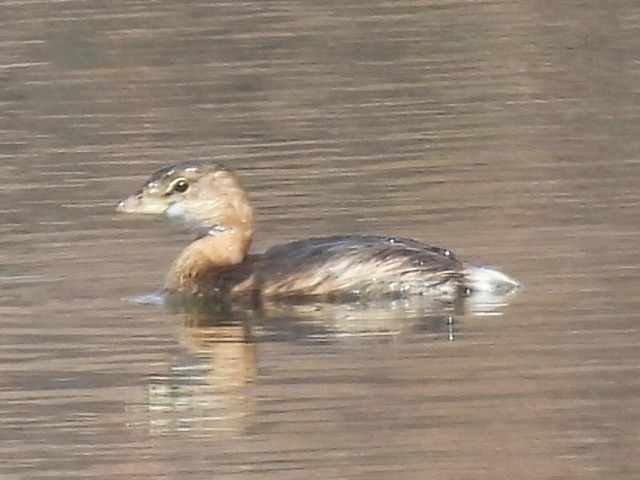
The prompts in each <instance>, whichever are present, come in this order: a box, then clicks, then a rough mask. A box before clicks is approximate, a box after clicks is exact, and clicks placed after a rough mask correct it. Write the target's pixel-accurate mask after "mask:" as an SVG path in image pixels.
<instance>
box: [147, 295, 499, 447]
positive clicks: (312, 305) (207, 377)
mask: <svg viewBox="0 0 640 480" xmlns="http://www.w3.org/2000/svg"><path fill="white" fill-rule="evenodd" d="M164 300H165V304H166V305H167V306H168V307H169V309H170V310H171V311H172V312H173V314H174V315H175V318H176V320H177V325H178V338H179V341H180V344H181V346H182V347H183V353H182V354H181V355H180V356H179V357H178V358H177V359H176V360H175V361H174V363H173V365H172V366H171V367H170V369H169V372H168V373H167V374H166V375H157V376H155V377H153V378H152V379H151V382H150V404H151V405H150V407H151V408H150V410H151V413H152V421H151V423H152V427H153V429H154V430H155V431H159V432H171V431H174V432H175V431H183V430H188V431H194V430H197V431H199V432H200V433H205V432H206V433H207V434H208V435H225V434H239V433H241V432H243V431H245V430H246V428H247V422H246V419H247V417H248V416H249V415H250V414H251V413H252V412H253V411H254V401H253V398H252V393H251V392H252V391H251V389H249V388H247V385H248V384H250V383H251V382H253V381H254V380H256V378H257V377H258V372H259V368H258V367H259V362H258V355H257V351H256V350H257V343H258V342H295V343H300V342H307V343H310V344H323V343H326V342H345V341H349V340H350V339H354V338H358V339H362V338H365V339H366V338H368V337H378V338H379V337H381V336H387V337H390V338H395V337H397V336H398V335H402V334H409V335H410V334H415V335H420V338H426V337H425V333H427V334H428V335H430V337H431V338H436V339H437V338H440V339H444V340H450V341H451V340H454V339H455V335H456V328H457V324H456V321H455V319H456V318H459V317H463V316H477V315H489V314H493V315H496V314H499V312H500V308H501V307H503V306H504V305H505V298H486V297H485V298H464V299H461V300H460V301H459V302H456V303H442V304H434V303H433V301H430V302H429V303H426V302H424V301H421V299H420V298H419V297H418V298H413V299H406V298H405V299H385V300H380V301H370V302H366V303H365V302H361V301H360V302H353V303H345V302H341V303H330V302H308V301H307V302H292V301H289V302H283V301H278V302H262V303H261V304H260V305H255V304H247V305H241V304H240V305H239V304H227V303H224V302H213V301H204V300H202V301H194V300H193V299H189V300H188V301H185V300H183V299H181V298H175V297H174V298H165V299H164Z"/></svg>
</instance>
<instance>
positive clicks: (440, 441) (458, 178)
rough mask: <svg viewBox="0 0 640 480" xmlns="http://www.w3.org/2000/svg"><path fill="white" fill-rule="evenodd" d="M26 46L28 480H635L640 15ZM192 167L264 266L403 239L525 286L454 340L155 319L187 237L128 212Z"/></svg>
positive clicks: (240, 12)
mask: <svg viewBox="0 0 640 480" xmlns="http://www.w3.org/2000/svg"><path fill="white" fill-rule="evenodd" d="M0 32H1V33H0V78H1V80H2V88H1V89H0V105H1V108H0V173H1V175H2V179H3V182H2V185H1V186H0V246H1V248H0V288H1V290H0V309H1V311H2V322H1V324H0V329H1V334H0V371H1V375H0V409H1V413H2V414H1V415H0V439H1V440H2V441H1V442H0V457H1V458H2V459H3V461H2V465H1V466H0V471H2V473H3V475H4V476H6V477H7V478H65V479H67V478H83V479H84V478H108V479H114V478H182V479H187V478H211V477H212V476H216V477H222V478H246V477H257V476H260V477H261V478H278V479H283V478H284V479H286V478H291V479H294V478H295V479H298V478H300V477H305V478H309V479H312V478H318V479H326V478H363V479H364V478H366V479H376V478H381V479H382V478H390V477H393V478H400V479H405V478H406V479H412V478H426V477H428V478H460V479H466V478H469V479H492V480H494V479H500V478H504V479H513V478H520V479H528V478H531V479H540V478H554V479H559V478H580V479H585V478H593V479H599V478H616V479H635V478H637V472H638V470H640V462H639V460H638V456H637V452H638V450H639V449H640V438H639V435H638V432H640V414H639V413H638V408H637V403H638V402H637V400H638V397H639V395H640V381H639V380H638V379H639V378H640V375H639V373H640V366H639V365H640V363H639V361H638V360H639V359H640V352H639V349H638V345H639V344H640V327H639V321H638V313H637V312H638V307H639V306H640V301H639V300H638V296H637V292H638V289H639V287H640V282H639V281H638V278H639V277H640V271H639V267H638V265H639V263H640V262H639V260H640V254H638V250H637V248H636V247H637V239H638V234H639V232H640V215H638V207H639V203H640V202H639V199H640V195H639V194H638V181H639V176H640V175H639V172H640V168H639V166H640V165H639V163H640V162H639V161H638V158H640V140H639V138H640V137H638V135H637V131H638V127H639V126H640V113H639V112H640V109H639V106H640V101H639V100H640V91H639V89H638V85H640V63H639V62H638V60H637V52H638V51H640V35H639V32H640V6H637V5H636V4H635V3H634V2H615V3H612V4H607V5H604V4H602V2H595V1H586V2H581V3H579V4H577V3H563V4H558V5H556V4H554V3H550V2H543V1H526V2H524V1H514V2H509V3H504V2H490V1H486V2H451V1H399V2H369V3H362V2H346V3H345V2H329V3H324V4H318V3H317V2H309V1H302V2H287V1H273V2H264V1H247V2H240V3H234V2H227V3H224V2H223V3H206V2H174V1H170V0H163V1H157V2H124V1H111V2H98V1H85V2H74V1H68V2H38V1H33V2H9V3H6V4H5V5H4V6H3V14H2V16H1V19H0ZM193 158H196V159H208V158H212V159H216V160H217V161H222V162H224V163H226V164H227V165H229V166H231V167H233V168H235V169H237V170H238V171H239V172H240V174H241V175H242V176H243V178H244V179H245V183H246V185H247V187H248V188H249V189H250V190H251V192H252V198H253V201H254V203H255V206H256V209H257V212H258V216H259V225H258V233H257V235H256V238H255V241H254V247H253V248H254V250H255V251H261V250H263V249H264V248H267V247H268V246H271V245H274V244H276V243H278V242H281V241H285V240H291V239H297V238H303V237H308V236H314V235H323V234H327V233H331V234H341V233H354V232H357V233H385V234H394V235H401V236H406V237H413V238H417V239H422V240H425V241H429V242H431V243H434V244H437V245H443V246H446V247H448V248H451V249H452V250H454V251H455V252H456V253H457V254H458V255H459V256H461V257H463V258H466V259H471V260H473V261H475V262H479V263H483V264H488V265H496V266H498V267H499V268H500V269H502V270H503V271H505V272H507V273H509V274H510V275H513V276H514V277H515V278H518V279H519V280H521V281H522V283H523V284H524V286H525V288H524V290H523V291H522V292H521V293H520V294H519V296H518V297H516V298H515V299H514V300H513V301H512V302H511V304H510V305H508V306H507V307H506V308H503V309H500V313H501V315H482V316H477V315H475V316H474V315H469V314H466V315H458V316H456V319H455V323H454V324H453V326H450V324H449V321H448V318H446V316H437V315H436V316H434V315H428V314H426V313H425V312H415V311H412V312H413V313H414V314H415V315H413V316H412V318H410V319H407V318H406V315H404V314H403V315H404V316H403V315H398V314H397V312H398V309H399V310H400V311H402V312H405V313H406V309H405V308H404V306H397V305H396V306H392V305H390V306H388V307H384V308H377V309H373V310H369V311H364V310H362V309H359V308H357V307H353V308H349V309H346V310H345V309H344V308H343V309H342V310H338V311H335V310H332V309H331V308H330V307H327V306H324V307H323V306H317V305H316V306H307V308H306V310H304V309H302V310H300V309H299V308H296V309H293V308H292V309H285V310H282V309H280V310H278V309H274V310H270V311H268V312H265V313H266V315H265V316H264V317H260V318H256V317H255V316H254V315H253V314H251V313H250V312H249V313H248V312H243V311H236V312H233V313H232V314H230V313H229V312H219V315H218V317H216V318H217V319H218V320H219V319H220V318H222V319H223V321H217V320H216V321H212V320H211V318H202V317H201V316H199V315H198V314H197V313H194V312H181V313H180V312H179V313H173V312H172V311H171V310H169V309H165V308H163V307H161V306H158V305H153V304H141V303H139V302H135V301H132V300H131V299H132V298H135V297H137V296H139V295H146V294H153V293H154V292H157V291H158V290H159V288H160V287H161V285H162V281H163V276H164V273H165V272H166V270H167V268H168V266H169V264H170V263H171V260H172V259H173V258H174V257H175V255H176V254H177V252H178V251H179V250H180V248H181V247H182V246H183V245H184V244H185V243H186V242H188V241H189V238H190V237H189V235H188V234H186V233H185V232H181V231H180V230H179V229H178V228H176V227H175V226H173V225H168V224H166V223H163V222H161V221H160V220H152V219H148V218H147V219H141V218H132V217H128V216H123V215H118V214H116V213H115V211H114V206H115V204H116V203H117V201H118V200H120V199H121V198H122V197H123V196H125V195H127V194H128V193H130V192H131V191H132V190H133V189H135V188H137V187H138V185H139V184H140V182H141V181H142V180H143V179H144V178H145V176H146V175H148V174H149V173H150V172H151V171H153V170H155V169H156V168H158V167H160V166H162V165H165V164H167V163H173V162H177V161H182V160H186V159H193ZM214 317H215V316H214ZM225 319H226V320H225ZM231 320H233V321H231ZM451 336H453V341H451V340H450V337H451Z"/></svg>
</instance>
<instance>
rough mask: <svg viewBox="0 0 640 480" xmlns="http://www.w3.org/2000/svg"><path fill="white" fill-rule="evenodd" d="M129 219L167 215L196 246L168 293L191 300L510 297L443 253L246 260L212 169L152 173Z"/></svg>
mask: <svg viewBox="0 0 640 480" xmlns="http://www.w3.org/2000/svg"><path fill="white" fill-rule="evenodd" d="M118 210H119V211H123V212H128V213H149V214H166V215H167V216H169V217H173V218H177V219H179V220H182V221H184V222H185V223H186V224H187V225H188V226H189V227H191V228H192V229H195V230H196V231H197V232H198V233H199V234H200V236H199V237H198V238H197V239H196V240H195V241H194V242H192V243H191V244H190V245H189V246H187V247H186V248H185V249H184V250H183V251H182V253H181V254H180V255H179V256H178V258H177V259H176V260H175V262H174V263H173V265H172V267H171V270H170V272H169V275H168V276H167V280H166V283H165V290H166V291H167V292H169V293H175V294H180V295H187V296H201V297H211V298H221V299H225V300H233V299H234V298H239V297H251V298H259V297H269V298H277V297H287V298H291V297H312V296H313V297H322V298H328V299H342V298H351V299H353V298H373V297H381V296H389V297H394V298H396V297H407V296H413V295H421V296H428V297H430V298H434V299H440V300H451V299H454V298H457V297H460V296H464V295H467V294H469V293H472V292H474V291H489V292H491V293H496V294H501V295H504V294H508V293H511V292H512V291H515V290H516V289H517V287H518V284H517V282H515V281H514V280H512V279H511V278H509V277H508V276H506V275H504V274H502V273H500V272H498V271H496V270H492V269H488V268H485V267H474V266H469V265H465V264H463V263H462V262H461V261H459V260H458V259H457V258H456V257H455V256H454V255H453V254H452V253H451V252H450V251H449V250H446V249H443V248H439V247H434V246H430V245H427V244H424V243H421V242H417V241H415V240H409V239H400V238H390V237H382V236H373V235H352V236H333V237H323V238H312V239H308V240H300V241H295V242H291V243H287V244H283V245H279V246H276V247H273V248H271V249H269V250H267V251H266V252H264V253H263V254H261V255H249V254H248V250H249V246H250V244H251V238H252V236H253V229H254V218H253V209H252V207H251V204H250V202H249V198H248V196H247V194H246V192H245V191H244V189H243V188H242V186H241V184H240V182H239V180H238V178H237V177H236V175H235V174H234V173H233V172H232V171H230V170H228V169H226V168H225V167H223V166H221V165H218V164H209V163H196V162H191V163H183V164H179V165H174V166H170V167H166V168H163V169H161V170H159V171H158V172H156V173H155V174H154V175H152V176H151V178H149V180H148V181H147V182H146V183H145V184H144V186H143V188H142V189H141V190H140V191H138V192H137V193H136V194H134V195H131V196H130V197H127V198H126V199H125V200H123V201H122V202H120V204H119V205H118Z"/></svg>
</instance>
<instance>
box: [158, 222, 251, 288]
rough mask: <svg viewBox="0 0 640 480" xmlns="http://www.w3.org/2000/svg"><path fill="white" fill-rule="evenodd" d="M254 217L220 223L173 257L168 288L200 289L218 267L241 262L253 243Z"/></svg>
mask: <svg viewBox="0 0 640 480" xmlns="http://www.w3.org/2000/svg"><path fill="white" fill-rule="evenodd" d="M252 235H253V221H250V222H246V221H244V222H237V223H236V225H233V226H232V225H217V226H215V227H213V228H212V229H211V230H210V232H209V233H208V234H207V235H204V236H203V237H200V238H198V239H197V240H196V241H194V242H193V243H191V244H190V245H189V246H187V247H186V248H185V249H184V250H183V251H182V253H180V255H179V256H178V258H177V259H176V260H175V261H174V263H173V266H172V267H171V271H170V272H169V275H168V277H167V280H166V283H165V290H167V291H170V292H181V293H187V294H197V293H201V292H202V289H203V288H206V287H207V286H209V284H210V282H211V280H212V279H213V278H214V277H215V274H216V271H219V270H221V269H223V268H224V267H229V266H233V265H237V264H239V263H242V261H243V260H244V259H245V257H246V255H247V251H248V250H249V247H250V245H251V237H252Z"/></svg>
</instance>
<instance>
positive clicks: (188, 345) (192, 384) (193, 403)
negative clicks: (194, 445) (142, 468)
mask: <svg viewBox="0 0 640 480" xmlns="http://www.w3.org/2000/svg"><path fill="white" fill-rule="evenodd" d="M177 317H178V318H179V320H180V325H179V326H180V330H179V337H180V344H181V345H182V346H183V347H184V348H185V350H186V353H185V354H184V355H182V356H181V357H180V358H179V359H178V360H177V361H176V362H174V363H173V365H171V366H170V371H169V373H167V374H166V375H163V376H160V375H158V376H155V377H153V378H152V379H151V383H150V385H149V394H150V395H149V402H150V411H151V414H152V417H151V425H152V429H153V430H154V431H158V432H166V431H176V430H194V431H200V432H205V431H206V432H209V433H211V432H219V433H221V434H222V433H224V432H239V431H242V430H244V422H243V418H244V417H245V416H246V415H247V414H249V413H251V411H252V401H251V399H250V397H249V394H248V393H247V392H245V391H244V390H242V389H241V388H239V387H242V386H244V385H245V384H247V383H248V382H251V381H253V380H254V378H255V376H256V368H257V362H256V353H255V344H254V342H253V336H252V333H251V325H250V323H249V322H247V321H242V320H241V319H231V318H230V319H226V320H223V319H221V318H219V317H217V316H216V315H215V313H213V312H204V311H198V310H195V309H191V310H188V311H187V310H185V311H184V312H182V313H179V314H178V315H177Z"/></svg>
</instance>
